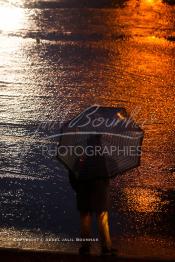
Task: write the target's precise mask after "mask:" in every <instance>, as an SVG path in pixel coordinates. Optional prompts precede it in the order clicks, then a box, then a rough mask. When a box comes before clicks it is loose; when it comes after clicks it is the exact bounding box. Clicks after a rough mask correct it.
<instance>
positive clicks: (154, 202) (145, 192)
mask: <svg viewBox="0 0 175 262" xmlns="http://www.w3.org/2000/svg"><path fill="white" fill-rule="evenodd" d="M124 193H125V196H126V199H127V204H128V207H129V210H130V211H134V212H146V213H148V212H156V211H159V209H160V205H161V204H162V201H161V198H160V195H159V194H158V193H157V192H155V191H153V190H151V189H144V188H126V189H125V190H124Z"/></svg>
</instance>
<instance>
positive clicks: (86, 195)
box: [69, 135, 117, 255]
mask: <svg viewBox="0 0 175 262" xmlns="http://www.w3.org/2000/svg"><path fill="white" fill-rule="evenodd" d="M96 146H98V148H99V146H100V136H99V135H94V136H92V137H91V138H90V139H89V140H88V142H87V148H88V147H89V148H91V149H92V147H93V148H95V147H96ZM77 165H79V167H78V169H79V175H80V176H81V173H83V172H86V173H87V172H92V170H94V172H97V173H99V172H100V173H101V174H102V175H103V173H104V176H103V177H104V179H95V177H96V176H95V174H91V175H92V177H94V178H93V179H90V180H87V181H83V180H79V179H77V178H76V175H75V173H73V172H71V171H69V181H70V184H71V186H72V188H73V189H74V190H75V192H76V200H77V209H78V210H79V212H80V231H81V238H83V239H85V240H86V241H82V246H81V247H80V248H79V254H80V255H88V254H89V253H90V247H91V243H90V241H88V238H89V239H90V238H91V224H92V215H93V213H95V214H96V217H97V222H98V231H99V237H100V243H101V255H116V254H117V250H116V249H114V248H112V241H111V236H110V230H109V221H108V218H109V215H108V209H109V206H110V197H109V196H110V194H109V193H110V190H109V188H110V182H109V179H108V178H107V177H106V176H105V173H106V172H107V170H106V166H105V162H104V160H103V156H101V155H99V154H97V155H92V154H88V152H87V156H85V157H84V158H83V157H81V158H79V161H78V163H77ZM92 167H94V168H93V169H92Z"/></svg>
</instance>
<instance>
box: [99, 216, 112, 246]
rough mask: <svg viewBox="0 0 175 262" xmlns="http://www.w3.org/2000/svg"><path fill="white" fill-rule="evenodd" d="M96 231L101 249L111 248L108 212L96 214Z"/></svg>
mask: <svg viewBox="0 0 175 262" xmlns="http://www.w3.org/2000/svg"><path fill="white" fill-rule="evenodd" d="M97 221H98V231H99V237H100V242H101V247H102V248H103V247H106V248H108V249H110V248H111V246H112V242H111V237H110V232H109V222H108V212H107V211H104V212H100V213H97Z"/></svg>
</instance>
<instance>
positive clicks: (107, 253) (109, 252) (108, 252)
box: [101, 247, 118, 256]
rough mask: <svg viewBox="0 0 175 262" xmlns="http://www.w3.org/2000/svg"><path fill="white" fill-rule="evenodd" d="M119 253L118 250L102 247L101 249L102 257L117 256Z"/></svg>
mask: <svg viewBox="0 0 175 262" xmlns="http://www.w3.org/2000/svg"><path fill="white" fill-rule="evenodd" d="M117 255H118V251H117V249H116V248H110V249H109V248H107V247H102V249H101V256H117Z"/></svg>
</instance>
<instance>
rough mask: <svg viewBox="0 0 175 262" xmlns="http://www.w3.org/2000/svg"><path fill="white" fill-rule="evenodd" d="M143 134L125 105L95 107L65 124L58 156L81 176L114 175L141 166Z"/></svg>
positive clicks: (100, 176) (99, 176)
mask: <svg viewBox="0 0 175 262" xmlns="http://www.w3.org/2000/svg"><path fill="white" fill-rule="evenodd" d="M143 136H144V133H143V130H142V129H141V128H140V127H139V126H138V125H137V124H136V123H135V122H134V120H133V119H132V118H131V117H130V115H129V114H128V113H127V111H126V109H125V108H113V107H100V106H92V107H89V108H87V109H86V110H84V111H83V112H81V113H80V114H79V115H78V116H76V117H74V118H73V119H71V120H69V121H67V122H66V123H65V124H64V125H63V126H62V128H61V133H60V136H59V145H58V154H57V156H58V159H60V160H61V161H62V162H63V163H64V164H65V166H66V167H67V168H68V169H69V170H70V171H71V172H73V173H74V174H76V176H77V178H79V179H92V178H102V177H103V178H104V177H108V178H111V177H115V176H116V175H119V174H121V173H123V172H125V171H127V170H130V169H132V168H135V167H137V166H139V165H140V158H141V145H142V141H143Z"/></svg>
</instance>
